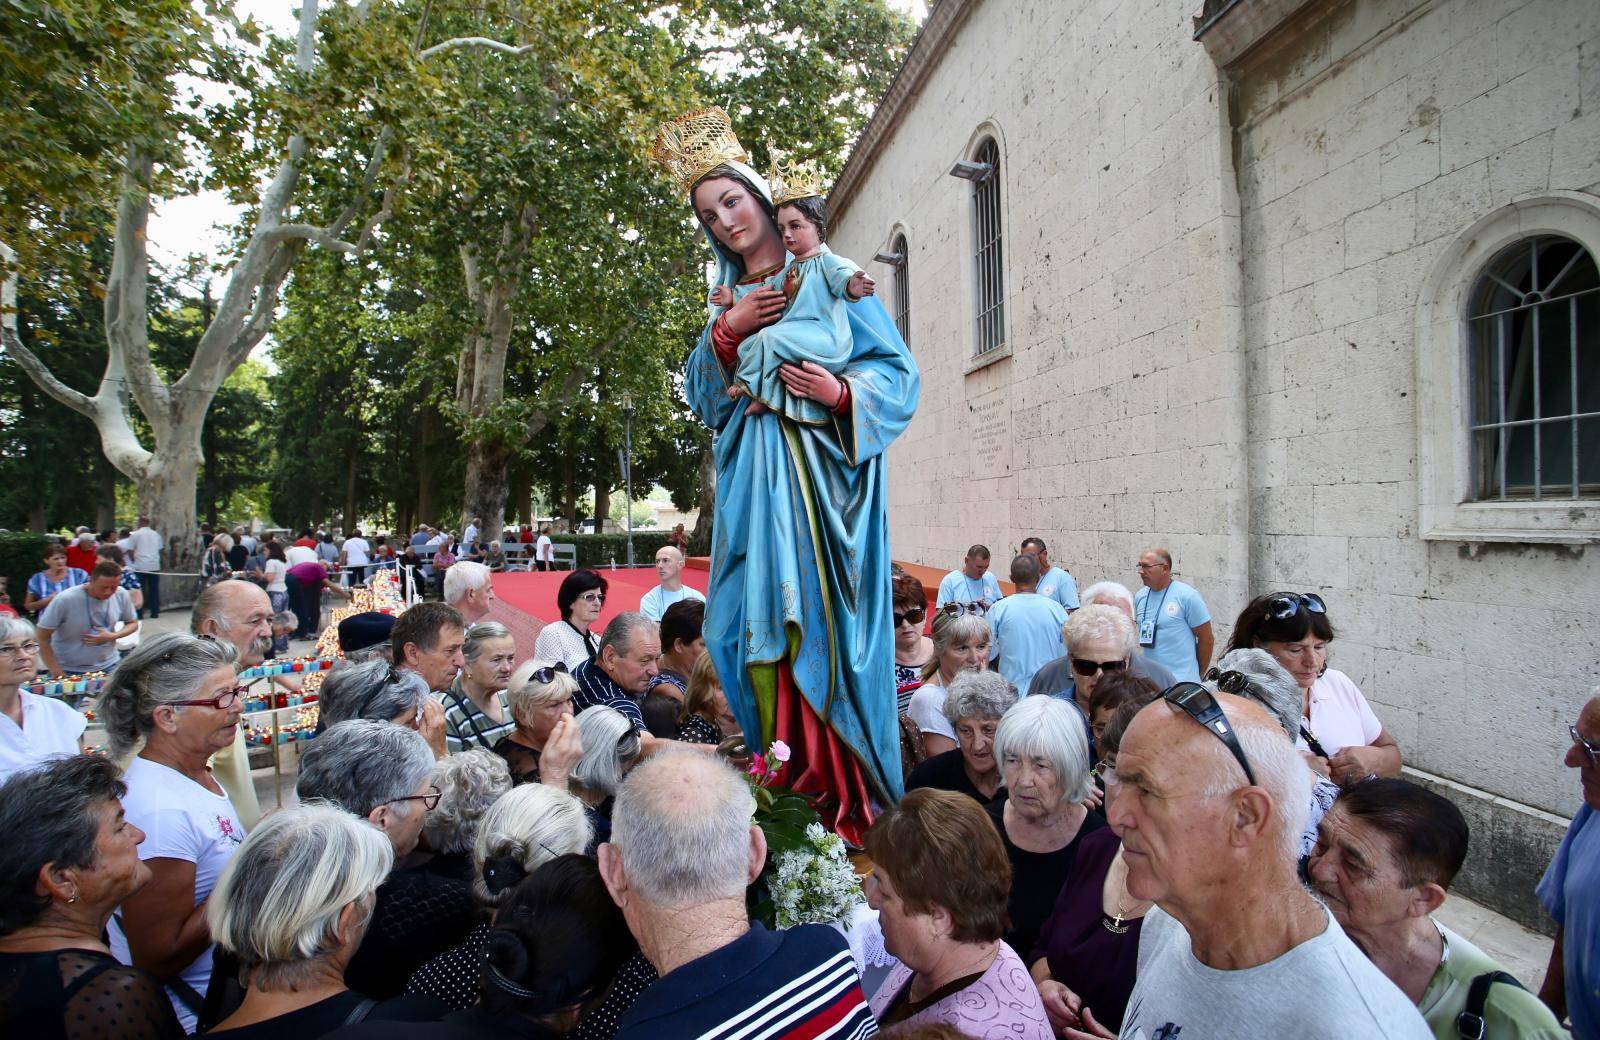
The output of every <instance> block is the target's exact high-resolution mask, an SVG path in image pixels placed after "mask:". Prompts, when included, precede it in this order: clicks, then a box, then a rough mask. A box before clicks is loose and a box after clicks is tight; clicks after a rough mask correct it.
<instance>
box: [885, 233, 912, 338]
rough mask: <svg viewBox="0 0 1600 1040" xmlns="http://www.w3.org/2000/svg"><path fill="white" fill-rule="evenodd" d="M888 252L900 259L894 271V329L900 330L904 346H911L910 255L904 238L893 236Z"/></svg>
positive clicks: (902, 236)
mask: <svg viewBox="0 0 1600 1040" xmlns="http://www.w3.org/2000/svg"><path fill="white" fill-rule="evenodd" d="M889 251H890V252H892V253H896V254H898V255H899V257H900V262H899V263H898V264H896V265H895V269H894V327H895V328H897V329H899V330H900V338H901V339H903V340H905V343H906V346H908V347H909V346H910V345H911V276H910V274H909V272H910V270H911V254H910V253H909V252H907V251H906V236H904V235H896V236H894V245H892V246H890V247H889Z"/></svg>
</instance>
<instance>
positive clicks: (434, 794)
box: [383, 787, 444, 810]
mask: <svg viewBox="0 0 1600 1040" xmlns="http://www.w3.org/2000/svg"><path fill="white" fill-rule="evenodd" d="M443 797H444V794H443V793H442V792H441V791H440V790H439V789H438V788H437V787H433V788H429V790H428V793H427V794H408V795H405V796H403V797H401V798H391V799H389V800H388V801H387V802H384V803H383V804H384V805H393V804H394V803H395V802H421V803H422V807H423V808H424V809H428V810H432V809H433V808H435V807H436V806H437V805H438V804H439V799H441V798H443Z"/></svg>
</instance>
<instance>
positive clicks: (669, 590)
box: [639, 545, 706, 624]
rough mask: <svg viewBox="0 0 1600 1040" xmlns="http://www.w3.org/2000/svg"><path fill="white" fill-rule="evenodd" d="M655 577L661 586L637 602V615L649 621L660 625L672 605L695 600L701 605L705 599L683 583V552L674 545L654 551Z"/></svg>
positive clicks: (664, 546)
mask: <svg viewBox="0 0 1600 1040" xmlns="http://www.w3.org/2000/svg"><path fill="white" fill-rule="evenodd" d="M656 576H657V577H658V578H660V579H661V584H660V585H657V586H656V587H655V588H653V589H651V590H650V591H649V592H646V593H645V594H644V598H643V599H641V600H639V613H641V614H643V615H644V616H645V617H647V618H649V619H650V620H651V621H654V622H656V623H658V624H659V623H660V621H661V619H662V617H664V616H665V615H666V613H667V608H668V607H670V606H672V605H673V604H674V603H681V602H683V601H684V600H686V599H697V600H699V601H700V602H701V603H704V602H705V601H706V598H705V597H704V596H702V595H700V593H699V591H698V590H696V589H692V588H690V587H689V586H687V585H685V584H684V583H683V552H682V550H680V549H679V548H678V547H677V546H675V545H663V546H662V547H661V548H659V549H657V550H656Z"/></svg>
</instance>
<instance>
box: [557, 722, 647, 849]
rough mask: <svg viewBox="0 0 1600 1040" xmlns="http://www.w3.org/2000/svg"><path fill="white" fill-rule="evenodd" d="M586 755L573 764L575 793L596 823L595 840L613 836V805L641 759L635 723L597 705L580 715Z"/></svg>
mask: <svg viewBox="0 0 1600 1040" xmlns="http://www.w3.org/2000/svg"><path fill="white" fill-rule="evenodd" d="M578 734H579V739H580V740H581V741H582V743H583V757H581V758H579V759H578V763H577V765H575V766H573V767H572V777H571V787H572V793H573V794H575V795H577V796H578V800H579V801H581V802H583V806H584V809H585V810H586V811H587V812H588V814H589V822H590V823H591V824H593V825H594V840H595V844H596V845H598V844H599V843H600V842H603V841H609V840H610V838H611V804H612V801H613V799H615V798H616V796H617V791H618V790H619V789H621V787H622V779H623V777H625V776H627V775H628V770H630V769H632V768H633V767H634V764H635V763H637V762H638V761H639V755H640V753H641V752H642V751H643V743H642V738H641V737H640V735H639V730H638V728H637V727H635V726H634V724H633V722H632V721H631V720H630V719H629V718H628V717H627V716H626V715H624V714H622V712H620V711H618V710H616V709H615V708H609V707H606V706H605V705H603V704H597V705H595V706H594V707H592V708H590V709H589V710H587V711H585V712H584V713H583V714H582V715H579V716H578Z"/></svg>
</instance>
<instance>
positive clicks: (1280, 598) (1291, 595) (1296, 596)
mask: <svg viewBox="0 0 1600 1040" xmlns="http://www.w3.org/2000/svg"><path fill="white" fill-rule="evenodd" d="M1301 607H1304V608H1305V609H1306V612H1307V613H1308V614H1326V613H1327V612H1328V605H1327V604H1326V603H1323V602H1322V597H1321V596H1319V595H1317V594H1316V593H1315V592H1279V593H1275V594H1274V595H1272V596H1269V597H1268V598H1267V616H1268V617H1270V618H1272V619H1273V620H1274V621H1287V620H1289V619H1290V618H1292V617H1294V616H1295V615H1296V614H1298V613H1300V608H1301Z"/></svg>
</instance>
